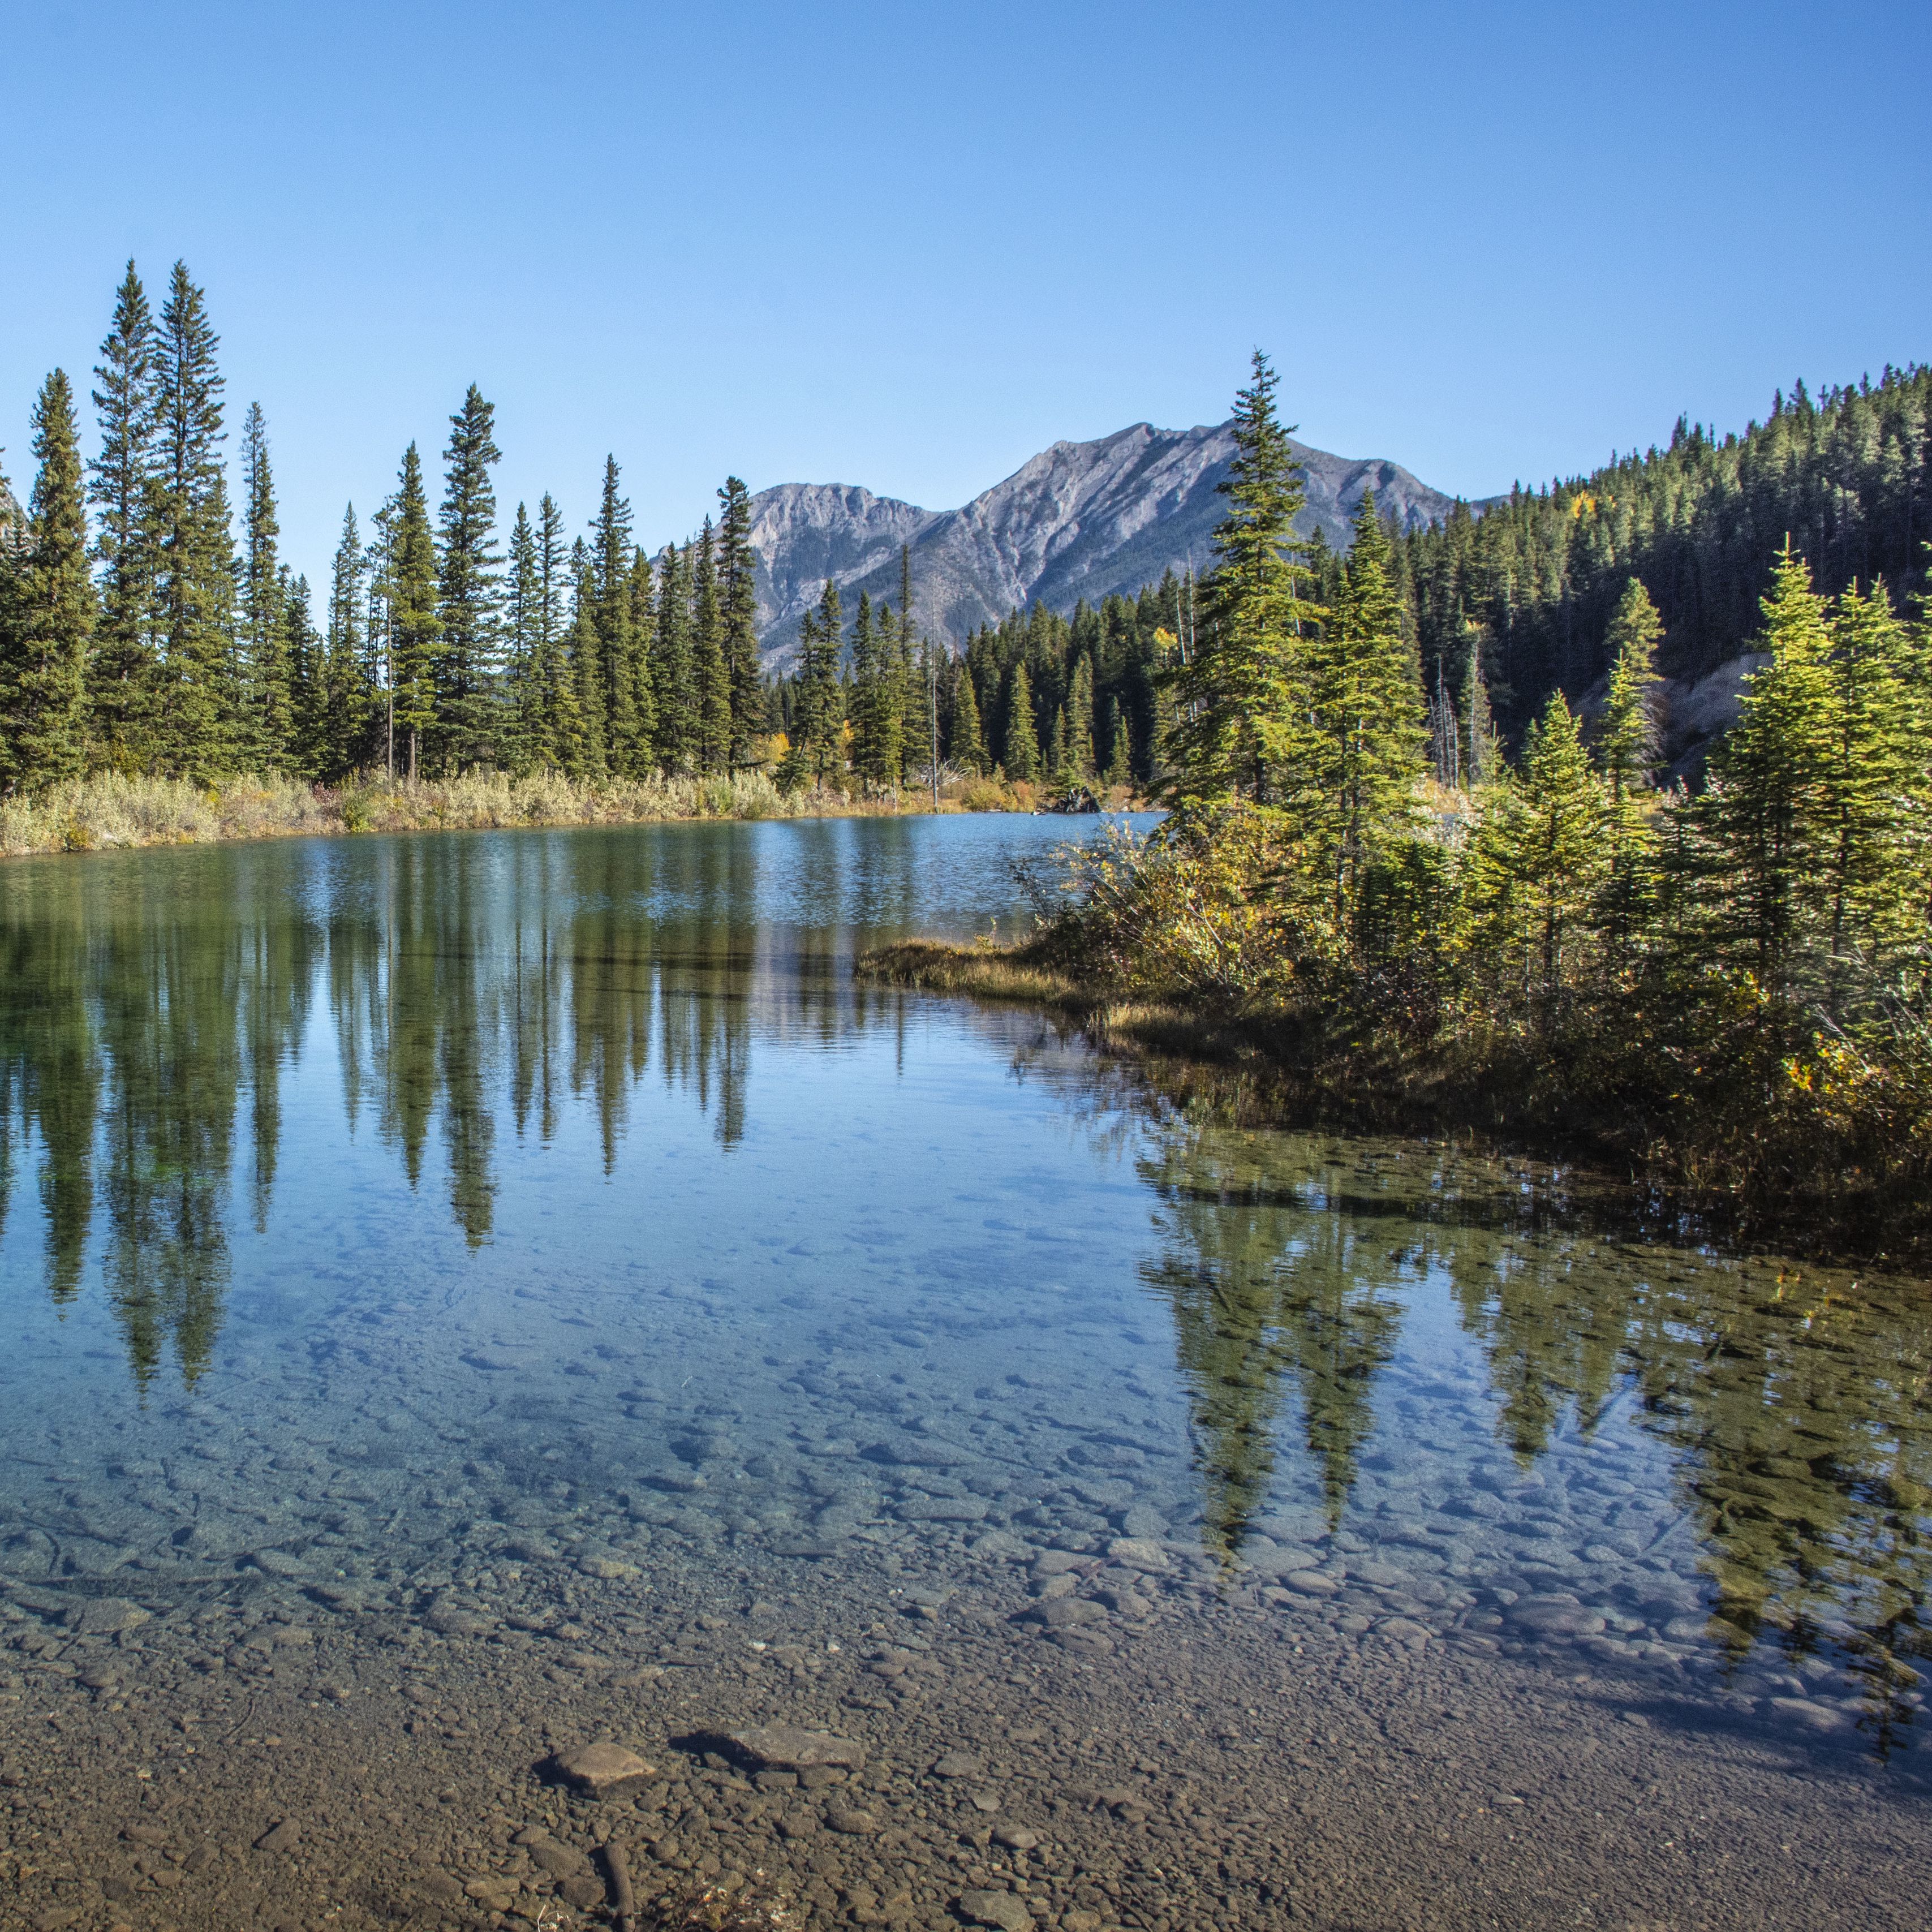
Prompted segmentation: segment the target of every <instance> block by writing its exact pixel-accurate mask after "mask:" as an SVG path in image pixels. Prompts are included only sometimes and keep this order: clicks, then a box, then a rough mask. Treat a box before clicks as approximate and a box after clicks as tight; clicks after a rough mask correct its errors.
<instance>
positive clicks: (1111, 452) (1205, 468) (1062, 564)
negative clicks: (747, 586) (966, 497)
mask: <svg viewBox="0 0 1932 1932" xmlns="http://www.w3.org/2000/svg"><path fill="white" fill-rule="evenodd" d="M1292 447H1293V449H1294V451H1295V456H1296V458H1297V460H1298V461H1299V462H1300V463H1301V466H1302V468H1303V469H1304V472H1306V475H1307V487H1308V502H1307V508H1306V509H1305V510H1304V511H1303V513H1302V515H1301V517H1300V518H1299V519H1298V524H1299V527H1300V528H1301V529H1302V530H1303V531H1304V532H1313V531H1314V530H1315V529H1317V528H1319V529H1321V530H1322V532H1323V534H1324V535H1326V536H1327V538H1328V540H1329V541H1330V542H1331V543H1334V544H1346V542H1347V541H1348V534H1349V523H1350V521H1351V520H1352V518H1353V517H1354V515H1355V511H1356V508H1357V507H1358V505H1360V503H1361V500H1362V492H1363V491H1364V490H1365V489H1369V488H1373V490H1374V491H1375V493H1376V501H1377V502H1379V503H1380V504H1381V505H1382V508H1383V509H1384V510H1385V511H1393V512H1394V514H1396V516H1397V517H1398V518H1399V519H1400V521H1401V523H1402V525H1403V528H1404V529H1418V528H1422V527H1424V526H1427V525H1428V524H1430V523H1435V522H1438V521H1439V520H1441V519H1442V518H1443V517H1446V516H1447V515H1448V513H1449V511H1450V508H1451V505H1452V504H1453V502H1454V499H1453V498H1451V497H1448V496H1445V495H1444V494H1443V493H1442V491H1441V490H1432V489H1430V487H1429V486H1428V485H1427V484H1426V483H1422V482H1418V481H1417V479H1416V478H1415V477H1413V476H1412V475H1410V474H1409V472H1408V471H1407V470H1406V469H1403V467H1402V466H1401V465H1400V463H1391V462H1388V461H1385V460H1382V459H1381V458H1373V457H1372V458H1349V457H1346V456H1331V455H1329V454H1328V452H1327V451H1325V450H1320V449H1310V447H1309V446H1307V444H1306V443H1295V444H1293V445H1292ZM1234 455H1235V439H1234V425H1232V423H1221V424H1219V425H1216V426H1214V428H1206V427H1202V428H1195V429H1188V430H1171V429H1155V428H1153V427H1152V426H1151V425H1149V424H1147V423H1136V424H1135V425H1133V428H1130V429H1124V430H1121V431H1118V432H1117V433H1116V434H1114V435H1112V436H1109V437H1102V438H1100V440H1099V441H1098V442H1097V443H1055V445H1054V446H1053V447H1052V449H1047V450H1043V451H1042V452H1041V453H1040V455H1037V456H1036V457H1034V458H1033V459H1032V460H1031V461H1030V462H1028V463H1023V464H1022V466H1020V467H1019V469H1016V471H1014V472H1013V475H1010V476H1009V477H1008V478H1007V479H1006V481H1004V483H996V484H994V486H993V487H992V489H990V490H987V491H986V492H985V493H984V494H983V495H981V496H976V497H974V499H973V500H972V502H970V503H968V504H967V505H965V507H964V508H962V509H957V510H922V509H920V508H917V507H916V505H913V504H911V503H901V502H898V501H896V500H895V499H893V498H892V497H889V496H874V495H873V494H872V493H871V491H870V490H861V489H859V488H856V487H853V485H850V484H837V483H781V484H778V486H777V487H775V488H774V489H770V490H760V491H759V492H758V493H757V495H756V496H754V497H753V498H752V499H751V511H752V522H751V542H752V545H753V547H754V548H755V549H756V550H757V553H758V559H759V564H760V568H759V571H758V604H759V610H758V630H759V637H760V642H761V643H762V645H763V651H764V655H765V661H766V664H767V665H768V666H771V667H780V666H783V665H785V664H789V662H790V660H791V658H792V657H793V655H794V654H795V653H796V650H797V648H798V621H799V618H800V617H801V616H802V615H803V614H804V613H805V610H806V609H807V608H808V607H809V606H810V605H811V604H814V603H815V602H816V601H817V598H818V595H819V593H820V590H821V589H823V586H824V583H825V580H826V577H831V578H832V580H834V581H835V583H837V584H838V587H839V590H840V592H841V595H843V596H844V599H845V602H846V606H847V609H848V610H849V609H850V607H851V606H853V604H856V602H857V601H858V598H859V592H860V591H861V590H866V591H869V592H871V595H872V600H873V601H874V603H877V602H878V601H880V599H881V598H884V599H886V600H888V601H890V602H891V603H892V604H895V605H896V604H897V603H898V598H899V546H900V545H901V544H905V545H906V546H907V547H908V549H909V550H910V553H911V561H912V582H913V601H914V603H915V604H916V616H917V617H918V619H919V624H920V627H921V628H922V629H923V630H925V631H928V632H929V633H930V634H932V636H933V637H936V638H938V639H940V640H942V641H944V643H947V644H949V645H952V646H962V645H963V644H964V643H965V641H966V639H967V638H968V636H969V635H970V634H971V633H972V632H973V631H974V630H976V629H977V628H978V627H979V626H980V625H982V624H983V623H988V622H997V621H998V619H1000V618H1001V617H1003V616H1005V615H1006V613H1007V612H1008V611H1009V610H1014V609H1016V608H1022V609H1023V608H1025V607H1026V606H1027V605H1028V604H1034V603H1042V604H1046V605H1047V606H1048V607H1049V608H1050V609H1052V610H1058V611H1061V612H1063V613H1071V612H1072V610H1073V607H1074V605H1075V604H1076V603H1077V602H1078V601H1079V600H1080V599H1081V598H1083V597H1084V598H1085V599H1086V600H1087V601H1088V603H1089V604H1098V603H1099V602H1100V601H1101V599H1102V598H1105V597H1108V596H1110V595H1112V594H1113V593H1114V592H1116V591H1118V592H1121V593H1122V594H1124V595H1129V596H1131V595H1133V593H1134V592H1136V591H1137V590H1139V589H1140V587H1141V586H1142V584H1144V583H1154V582H1155V581H1157V580H1158V579H1159V578H1160V574H1161V573H1162V572H1163V571H1165V570H1167V569H1169V568H1173V569H1175V570H1177V571H1180V570H1185V569H1187V568H1188V567H1189V566H1190V565H1193V567H1194V568H1196V569H1197V570H1199V569H1202V568H1205V567H1206V566H1207V565H1208V563H1209V562H1211V559H1212V556H1213V543H1212V541H1211V535H1212V532H1213V530H1214V526H1215V525H1216V524H1217V523H1218V522H1220V519H1221V516H1222V513H1223V510H1224V508H1225V507H1226V505H1225V502H1224V499H1223V498H1222V497H1221V496H1220V495H1219V494H1217V491H1216V487H1215V486H1216V485H1217V484H1218V483H1220V481H1221V479H1222V478H1223V477H1224V476H1225V475H1226V474H1227V473H1228V466H1229V463H1232V461H1233V460H1234Z"/></svg>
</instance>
